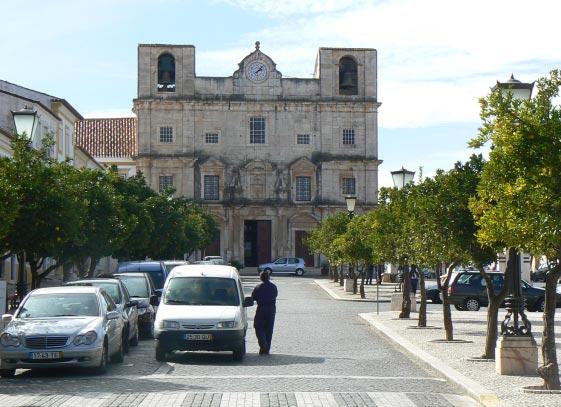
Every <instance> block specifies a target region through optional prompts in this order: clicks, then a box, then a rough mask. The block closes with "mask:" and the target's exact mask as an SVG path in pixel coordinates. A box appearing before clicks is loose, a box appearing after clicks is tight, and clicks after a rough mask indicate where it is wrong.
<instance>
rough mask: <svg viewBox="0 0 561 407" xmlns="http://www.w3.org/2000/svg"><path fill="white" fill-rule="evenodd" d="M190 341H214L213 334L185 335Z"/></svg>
mask: <svg viewBox="0 0 561 407" xmlns="http://www.w3.org/2000/svg"><path fill="white" fill-rule="evenodd" d="M185 339H187V340H188V341H212V334H185Z"/></svg>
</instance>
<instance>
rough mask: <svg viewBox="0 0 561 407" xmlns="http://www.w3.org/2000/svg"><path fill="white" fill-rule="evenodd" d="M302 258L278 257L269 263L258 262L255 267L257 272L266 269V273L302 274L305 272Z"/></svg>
mask: <svg viewBox="0 0 561 407" xmlns="http://www.w3.org/2000/svg"><path fill="white" fill-rule="evenodd" d="M305 267H306V265H305V264H304V259H302V258H300V257H279V258H278V259H276V260H275V261H273V262H271V263H265V264H260V265H259V267H257V271H258V273H260V272H261V271H266V272H268V273H273V274H274V273H279V274H280V273H289V274H295V275H297V276H303V275H304V273H305V272H306V269H305Z"/></svg>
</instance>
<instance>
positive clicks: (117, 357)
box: [111, 331, 129, 363]
mask: <svg viewBox="0 0 561 407" xmlns="http://www.w3.org/2000/svg"><path fill="white" fill-rule="evenodd" d="M125 333H126V331H123V337H122V339H121V346H119V350H118V351H117V353H115V354H114V355H113V357H112V358H111V361H113V362H115V363H123V361H124V360H125V344H128V343H129V338H128V337H126V336H124V335H125Z"/></svg>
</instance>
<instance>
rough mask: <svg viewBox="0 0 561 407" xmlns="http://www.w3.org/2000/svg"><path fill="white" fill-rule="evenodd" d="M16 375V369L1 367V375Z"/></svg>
mask: <svg viewBox="0 0 561 407" xmlns="http://www.w3.org/2000/svg"><path fill="white" fill-rule="evenodd" d="M15 375H16V369H0V377H2V378H4V379H11V378H12V377H14V376H15Z"/></svg>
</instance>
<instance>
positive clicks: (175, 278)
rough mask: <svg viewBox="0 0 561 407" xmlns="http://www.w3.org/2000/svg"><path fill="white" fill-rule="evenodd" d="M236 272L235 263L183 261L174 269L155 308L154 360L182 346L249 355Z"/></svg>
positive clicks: (244, 300)
mask: <svg viewBox="0 0 561 407" xmlns="http://www.w3.org/2000/svg"><path fill="white" fill-rule="evenodd" d="M252 305H253V299H252V298H251V297H247V298H244V294H243V287H242V282H241V280H240V276H239V274H238V271H237V270H236V269H235V268H234V267H231V266H222V265H185V266H178V267H176V268H174V269H173V271H172V272H171V274H170V276H169V277H168V279H167V281H166V284H165V286H164V290H163V294H162V300H161V302H160V306H159V307H158V312H157V313H156V322H155V338H156V360H158V361H165V360H166V354H167V353H169V352H172V351H175V350H181V351H231V352H233V357H234V360H236V361H240V360H242V359H243V357H244V355H245V336H246V332H247V314H246V307H249V306H252Z"/></svg>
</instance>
